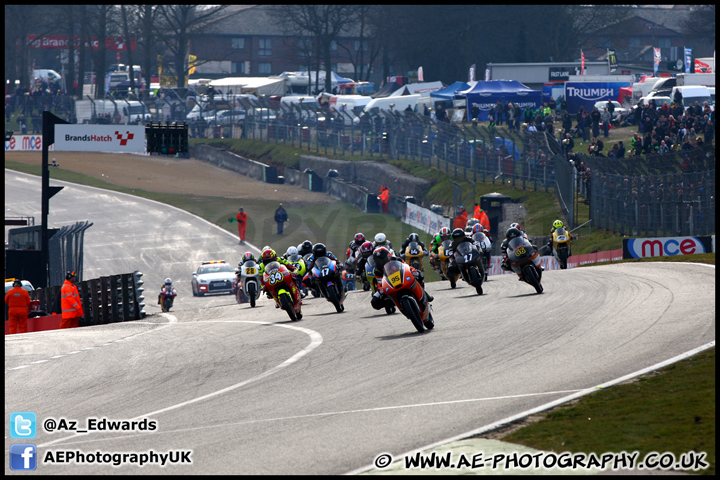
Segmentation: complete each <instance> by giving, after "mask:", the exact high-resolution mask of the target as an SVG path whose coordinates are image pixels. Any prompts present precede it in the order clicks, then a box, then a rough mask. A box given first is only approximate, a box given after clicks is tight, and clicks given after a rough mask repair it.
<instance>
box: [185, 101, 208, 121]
mask: <svg viewBox="0 0 720 480" xmlns="http://www.w3.org/2000/svg"><path fill="white" fill-rule="evenodd" d="M185 118H187V121H188V122H189V121H191V120H200V119H201V118H202V119H204V120H205V121H207V122H210V120H211V119H213V118H215V110H213V109H212V108H205V109H200V106H199V105H195V106H194V107H193V109H192V110H190V112H189V113H188V114H187V115H186V117H185Z"/></svg>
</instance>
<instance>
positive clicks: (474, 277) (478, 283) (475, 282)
mask: <svg viewBox="0 0 720 480" xmlns="http://www.w3.org/2000/svg"><path fill="white" fill-rule="evenodd" d="M468 274H469V275H470V284H471V285H472V286H473V287H475V291H476V292H477V294H478V295H482V294H483V288H482V277H481V276H480V272H478V269H477V268H475V267H469V268H468Z"/></svg>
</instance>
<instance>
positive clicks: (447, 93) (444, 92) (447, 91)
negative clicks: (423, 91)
mask: <svg viewBox="0 0 720 480" xmlns="http://www.w3.org/2000/svg"><path fill="white" fill-rule="evenodd" d="M468 88H470V85H468V84H467V83H465V82H455V83H453V84H451V85H448V86H447V87H445V88H443V89H441V90H438V91H436V92H432V93H431V94H430V96H431V97H435V98H439V99H441V100H452V99H453V98H454V97H455V92H459V91H462V90H467V89H468Z"/></svg>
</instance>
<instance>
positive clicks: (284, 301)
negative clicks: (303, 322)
mask: <svg viewBox="0 0 720 480" xmlns="http://www.w3.org/2000/svg"><path fill="white" fill-rule="evenodd" d="M280 306H281V307H282V309H283V310H285V311H286V312H287V314H288V317H290V320H292V321H293V322H295V321H297V320H298V318H297V316H296V315H295V309H294V308H293V304H292V300H291V299H290V295H289V294H288V293H285V292H283V293H281V294H280Z"/></svg>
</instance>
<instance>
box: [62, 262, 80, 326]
mask: <svg viewBox="0 0 720 480" xmlns="http://www.w3.org/2000/svg"><path fill="white" fill-rule="evenodd" d="M76 280H77V276H76V275H75V272H67V273H66V274H65V283H63V286H62V288H61V289H60V305H61V309H62V321H61V322H60V328H77V327H79V326H80V317H83V316H85V314H84V313H83V308H82V304H81V303H80V294H79V293H78V289H77V287H76V286H75V281H76Z"/></svg>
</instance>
